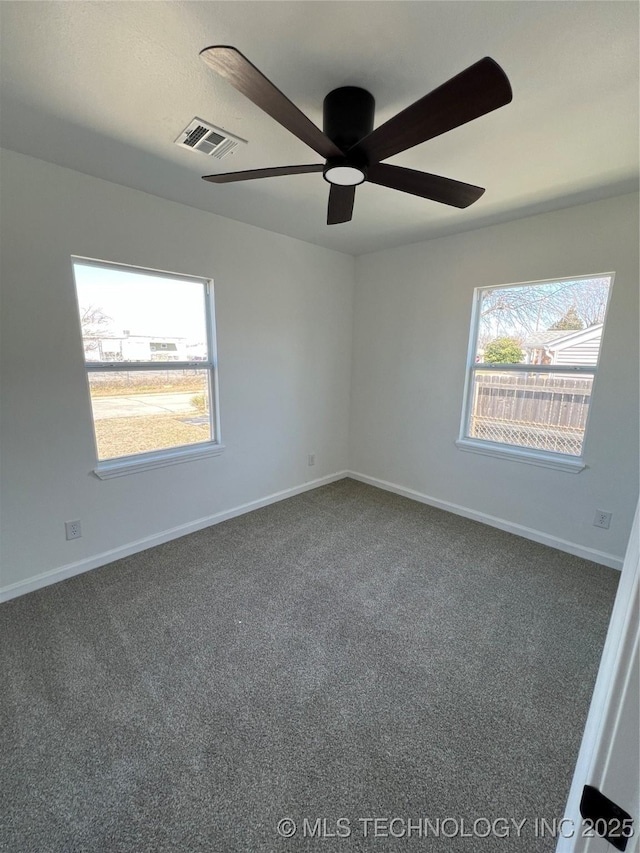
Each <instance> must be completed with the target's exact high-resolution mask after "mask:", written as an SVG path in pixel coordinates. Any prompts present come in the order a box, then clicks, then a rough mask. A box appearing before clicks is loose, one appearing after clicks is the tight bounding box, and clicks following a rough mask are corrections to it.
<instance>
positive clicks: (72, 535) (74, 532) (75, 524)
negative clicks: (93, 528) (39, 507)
mask: <svg viewBox="0 0 640 853" xmlns="http://www.w3.org/2000/svg"><path fill="white" fill-rule="evenodd" d="M64 532H65V533H66V535H67V539H80V537H81V536H82V528H81V527H80V522H79V521H65V523H64Z"/></svg>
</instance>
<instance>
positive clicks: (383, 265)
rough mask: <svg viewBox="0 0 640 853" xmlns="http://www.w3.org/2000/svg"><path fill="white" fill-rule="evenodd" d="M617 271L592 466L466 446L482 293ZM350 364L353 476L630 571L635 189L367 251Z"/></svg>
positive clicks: (592, 427)
mask: <svg viewBox="0 0 640 853" xmlns="http://www.w3.org/2000/svg"><path fill="white" fill-rule="evenodd" d="M610 270H614V271H615V273H616V278H615V284H614V287H613V294H612V300H611V305H610V310H609V316H608V320H607V328H606V330H605V335H604V342H603V347H602V353H601V366H600V370H599V374H598V376H597V379H596V386H595V390H594V395H593V402H592V411H591V417H590V424H589V432H588V436H587V440H586V446H585V453H586V462H587V465H588V467H587V469H586V470H585V471H583V472H581V473H580V474H572V473H565V472H561V471H555V470H550V469H547V468H540V467H534V466H532V465H525V464H522V463H520V462H515V461H511V460H503V459H495V458H491V457H488V456H479V455H476V454H472V453H467V452H463V451H461V450H458V449H457V448H456V447H455V445H454V441H455V439H456V438H457V436H458V430H459V424H460V414H461V406H462V391H463V383H464V372H465V358H466V352H467V343H468V334H469V323H470V317H471V303H472V294H473V289H474V288H475V287H481V286H486V285H492V284H507V283H510V282H518V281H533V280H540V279H547V278H554V277H558V278H562V277H568V276H572V275H584V274H588V273H598V272H607V271H610ZM352 370H353V372H352V389H353V392H352V406H351V432H350V434H351V443H350V457H349V464H350V468H351V469H352V470H354V471H356V472H360V473H362V474H366V475H369V476H370V477H374V478H378V479H380V480H384V481H388V482H390V483H393V484H396V485H399V486H401V487H404V488H406V489H411V490H414V491H416V492H418V493H420V494H422V495H426V496H427V497H428V498H433V499H435V501H436V502H438V501H439V502H444V503H447V502H448V503H452V504H456V505H458V507H462V508H465V509H468V510H470V511H471V512H470V514H471V515H474V514H477V515H481V514H488V515H491V516H494V517H496V518H497V519H501V520H503V521H506V522H507V526H509V525H522V526H524V527H527V528H531V529H532V530H533V531H538V532H540V533H541V534H542V535H541V536H540V537H538V538H540V539H542V540H543V541H553V540H554V538H555V539H561V540H565V543H567V542H568V543H571V544H575V545H577V546H579V547H578V548H577V549H574V550H577V551H578V552H579V553H589V549H592V550H593V551H595V552H600V553H599V554H598V553H595V554H593V556H594V557H595V558H597V559H605V558H603V557H602V553H604V555H609V556H610V557H613V561H611V560H609V562H610V563H611V564H616V558H617V559H619V561H620V563H619V564H620V565H621V560H622V557H623V555H624V552H625V547H626V544H627V541H628V537H629V531H630V529H631V523H632V520H633V512H634V509H635V506H636V501H637V496H638V197H637V195H628V196H620V197H618V198H614V199H609V200H605V201H600V202H595V203H593V204H587V205H582V206H580V207H574V208H570V209H566V210H561V211H557V212H554V213H548V214H543V215H539V216H534V217H530V218H527V219H521V220H516V221H513V222H510V223H508V224H506V225H499V226H495V227H490V228H483V229H480V230H477V231H472V232H467V233H464V234H460V235H456V236H453V237H447V238H442V239H437V240H432V241H429V242H425V243H418V244H414V245H411V246H406V247H403V248H399V249H393V250H388V251H381V252H376V253H373V254H368V255H363V256H361V257H359V258H358V259H357V262H356V296H355V303H354V343H353V368H352ZM596 509H602V510H606V511H609V512H612V513H613V521H612V524H611V529H610V530H608V531H607V530H601V529H598V528H595V527H593V526H592V521H593V515H594V512H595V510H596ZM563 547H564V546H563Z"/></svg>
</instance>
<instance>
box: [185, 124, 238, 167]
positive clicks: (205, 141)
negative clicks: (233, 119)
mask: <svg viewBox="0 0 640 853" xmlns="http://www.w3.org/2000/svg"><path fill="white" fill-rule="evenodd" d="M175 143H176V145H179V146H180V147H181V148H189V149H190V150H191V151H202V153H203V154H208V155H209V156H210V157H217V159H218V160H222V158H223V157H226V156H227V154H232V153H233V150H234V148H237V147H238V145H240V143H242V144H244V145H246V144H247V140H246V139H241V138H240V137H239V136H234V135H233V134H232V133H229V132H228V131H226V130H222V129H221V128H219V127H215V125H213V124H209V123H208V122H206V121H203V120H202V119H201V118H194V120H193V121H192V122H190V123H189V125H188V126H187V127H185V129H184V130H183V131H182V133H181V134H180V135H179V136H178V138H177V139H176V140H175Z"/></svg>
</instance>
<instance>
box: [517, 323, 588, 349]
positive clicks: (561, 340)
mask: <svg viewBox="0 0 640 853" xmlns="http://www.w3.org/2000/svg"><path fill="white" fill-rule="evenodd" d="M602 325H603V324H602V323H597V324H596V325H595V326H589V327H588V328H586V329H572V330H571V331H566V330H564V331H559V330H557V329H556V330H547V331H546V332H534V333H533V334H531V335H529V337H528V338H526V340H524V341H523V342H522V346H523V347H524V348H525V349H538V348H539V347H549V348H550V349H553V347H551V346H550V345H551V344H552V343H553V344H555V345H556V346H558V345H562V346H563V347H565V346H570V345H571V344H572V343H574V342H575V343H577V342H578V341H579V340H582V339H586V340H589V339H590V338H594V337H596V335H600V334H602Z"/></svg>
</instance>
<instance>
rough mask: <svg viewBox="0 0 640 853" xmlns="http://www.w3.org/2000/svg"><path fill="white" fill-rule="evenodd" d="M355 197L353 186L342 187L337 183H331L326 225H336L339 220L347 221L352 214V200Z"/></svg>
mask: <svg viewBox="0 0 640 853" xmlns="http://www.w3.org/2000/svg"><path fill="white" fill-rule="evenodd" d="M355 197H356V188H355V187H343V186H340V185H339V184H331V189H330V190H329V208H328V210H327V225H338V224H339V223H340V222H349V221H350V220H351V217H352V216H353V202H354V200H355Z"/></svg>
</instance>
